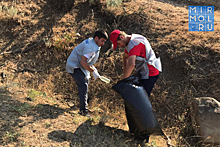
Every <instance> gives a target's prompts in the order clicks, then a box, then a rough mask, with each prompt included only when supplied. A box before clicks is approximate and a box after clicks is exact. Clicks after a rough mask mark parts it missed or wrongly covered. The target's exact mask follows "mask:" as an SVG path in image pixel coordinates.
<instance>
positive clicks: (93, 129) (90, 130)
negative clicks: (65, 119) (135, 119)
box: [48, 120, 140, 147]
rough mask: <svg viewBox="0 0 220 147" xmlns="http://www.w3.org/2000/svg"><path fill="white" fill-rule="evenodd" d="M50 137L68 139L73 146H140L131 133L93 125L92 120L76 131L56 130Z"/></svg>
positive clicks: (61, 139) (58, 140)
mask: <svg viewBox="0 0 220 147" xmlns="http://www.w3.org/2000/svg"><path fill="white" fill-rule="evenodd" d="M48 138H49V139H51V140H54V141H56V142H63V141H68V142H70V147H72V146H85V147H87V146H88V147H89V146H134V147H135V146H138V145H139V144H140V142H138V140H134V139H133V138H132V137H131V136H130V133H129V132H127V131H124V130H121V129H117V128H113V127H109V126H104V125H100V124H98V125H92V121H91V120H87V121H86V122H85V123H83V124H81V125H80V126H79V127H78V128H77V130H76V131H75V132H68V131H66V130H56V131H52V132H50V133H49V134H48Z"/></svg>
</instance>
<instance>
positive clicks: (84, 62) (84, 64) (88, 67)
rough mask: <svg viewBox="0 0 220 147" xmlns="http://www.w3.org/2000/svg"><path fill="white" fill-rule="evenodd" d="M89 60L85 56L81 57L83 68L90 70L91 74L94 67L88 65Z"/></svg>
mask: <svg viewBox="0 0 220 147" xmlns="http://www.w3.org/2000/svg"><path fill="white" fill-rule="evenodd" d="M87 59H88V58H86V57H85V56H82V57H81V61H80V64H81V65H82V67H84V68H85V69H86V70H88V71H89V72H93V71H94V69H93V68H92V66H90V65H89V64H88V63H87Z"/></svg>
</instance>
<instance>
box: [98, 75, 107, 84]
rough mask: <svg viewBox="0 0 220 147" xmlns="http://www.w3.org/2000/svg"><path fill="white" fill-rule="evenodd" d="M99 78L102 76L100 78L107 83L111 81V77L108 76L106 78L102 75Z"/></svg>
mask: <svg viewBox="0 0 220 147" xmlns="http://www.w3.org/2000/svg"><path fill="white" fill-rule="evenodd" d="M99 78H100V80H102V81H103V82H105V83H110V79H108V78H106V77H104V76H100V77H99Z"/></svg>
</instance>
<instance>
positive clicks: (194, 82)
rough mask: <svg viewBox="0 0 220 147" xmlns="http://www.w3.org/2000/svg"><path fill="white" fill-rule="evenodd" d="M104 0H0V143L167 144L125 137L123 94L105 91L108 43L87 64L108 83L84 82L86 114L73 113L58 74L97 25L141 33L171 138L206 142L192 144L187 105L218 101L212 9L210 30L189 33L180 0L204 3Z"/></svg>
mask: <svg viewBox="0 0 220 147" xmlns="http://www.w3.org/2000/svg"><path fill="white" fill-rule="evenodd" d="M113 2H116V0H115V1H114V0H112V1H109V0H101V1H99V0H96V1H95V2H94V3H92V2H91V1H80V0H64V1H63V0H32V1H26V0H20V1H13V2H12V1H10V2H9V1H7V0H3V1H1V3H0V28H1V29H0V51H1V53H0V73H1V77H0V80H1V83H0V127H1V130H0V146H9V147H10V146H18V147H20V146H45V147H48V146H56V147H57V146H62V147H69V146H70V147H72V146H129V147H130V146H132V147H135V146H137V147H138V146H150V144H151V146H159V147H164V146H167V142H166V140H165V139H164V138H163V137H162V136H151V138H150V144H141V143H140V142H138V141H137V140H135V139H134V138H132V137H131V136H130V134H129V133H128V126H127V121H126V117H125V112H124V104H123V99H122V98H121V97H120V95H118V94H117V93H116V92H115V91H113V90H112V88H111V87H112V86H113V85H114V84H115V83H117V81H118V80H120V77H121V76H122V53H123V51H122V50H117V51H113V52H112V53H110V54H108V53H106V52H107V49H108V48H110V47H111V44H110V42H109V40H108V41H107V43H106V45H105V46H104V47H103V48H102V49H101V51H102V52H101V55H100V59H99V61H98V62H97V63H96V65H95V66H96V67H97V69H98V71H99V72H100V74H101V75H104V76H106V77H108V78H110V79H111V83H110V84H105V83H103V82H101V81H94V80H93V79H91V81H90V85H89V97H90V103H89V108H90V110H91V111H92V116H93V119H88V118H85V117H82V116H80V115H78V114H77V112H78V104H79V101H78V96H77V86H76V84H75V82H74V81H73V80H72V77H71V76H70V75H69V74H68V73H66V70H65V63H66V59H67V58H68V56H69V54H70V52H71V51H72V49H73V48H74V47H75V46H76V45H77V44H79V43H80V42H81V41H83V40H84V39H86V38H88V37H91V36H93V32H94V31H95V30H97V29H99V28H102V29H106V30H107V31H108V33H110V32H111V31H112V30H114V29H120V30H124V31H125V32H126V33H128V34H131V33H139V34H142V35H144V36H146V38H147V39H148V40H149V42H150V44H151V46H152V48H153V50H154V51H155V52H156V55H157V56H158V57H160V58H161V61H162V66H163V72H162V73H161V74H160V77H159V80H158V81H157V83H156V85H155V87H154V89H153V91H152V95H151V97H150V100H151V103H152V106H153V109H154V112H155V114H156V116H157V118H158V121H159V122H160V124H161V127H162V129H163V131H164V132H165V133H166V134H167V135H168V136H170V137H171V140H172V143H173V144H174V145H176V146H215V145H204V144H203V142H202V141H201V140H200V139H201V138H200V137H199V136H198V135H197V132H196V131H197V130H196V129H195V124H192V121H191V112H190V106H191V102H192V100H193V98H196V97H204V96H208V97H213V98H215V99H217V100H218V101H220V97H219V94H220V90H219V89H220V74H219V73H220V26H219V23H220V11H219V8H218V7H216V11H215V31H214V32H189V31H188V5H205V3H197V2H193V1H186V2H185V1H183V0H181V1H180V0H179V1H176V2H175V1H165V0H164V1H162V0H160V1H159V0H158V1H156V0H136V1H134V0H130V1H129V0H128V1H124V2H122V3H117V4H116V3H113ZM78 34H80V35H78ZM155 144H156V145H155ZM216 146H217V145H216Z"/></svg>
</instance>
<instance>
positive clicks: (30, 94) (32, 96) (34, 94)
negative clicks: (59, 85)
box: [27, 89, 47, 101]
mask: <svg viewBox="0 0 220 147" xmlns="http://www.w3.org/2000/svg"><path fill="white" fill-rule="evenodd" d="M27 94H28V98H30V99H31V100H32V101H34V100H36V98H38V97H40V96H43V97H44V98H46V97H47V95H46V93H45V92H40V91H35V90H33V89H31V90H28V91H27Z"/></svg>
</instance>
